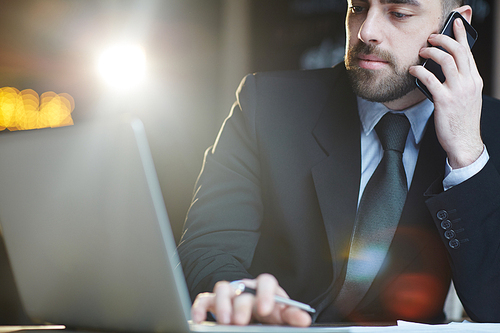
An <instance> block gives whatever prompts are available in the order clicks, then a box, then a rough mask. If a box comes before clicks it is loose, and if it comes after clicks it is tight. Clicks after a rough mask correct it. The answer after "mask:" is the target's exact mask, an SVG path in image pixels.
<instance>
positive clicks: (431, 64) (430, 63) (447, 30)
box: [415, 12, 477, 102]
mask: <svg viewBox="0 0 500 333" xmlns="http://www.w3.org/2000/svg"><path fill="white" fill-rule="evenodd" d="M455 19H461V20H462V22H463V23H464V26H465V30H466V31H467V41H468V42H469V47H470V48H472V45H474V43H475V42H476V39H477V31H476V29H474V28H473V27H472V26H471V25H470V24H469V22H467V20H466V19H465V18H464V17H463V16H462V15H460V13H459V12H451V14H450V16H449V17H448V19H447V20H446V23H445V25H444V28H443V30H442V31H441V34H443V35H447V36H450V37H451V38H453V39H455V34H454V33H453V22H455ZM438 48H439V49H441V50H443V51H445V52H447V51H446V50H445V49H443V48H442V47H440V46H438ZM423 66H424V67H425V68H427V69H428V70H429V71H430V72H431V73H433V74H434V75H435V76H436V77H437V78H438V80H439V81H441V83H443V82H444V81H445V80H446V78H445V77H444V74H443V71H442V70H441V66H440V65H438V64H437V63H436V62H435V61H434V60H432V59H427V60H425V62H424V63H423ZM415 83H416V84H417V87H418V88H419V89H420V90H421V91H422V92H423V93H424V94H425V96H427V98H428V99H430V100H431V101H432V102H434V100H433V99H432V94H431V93H430V92H429V90H428V89H427V87H426V86H425V85H424V84H423V83H422V81H420V80H419V79H416V81H415Z"/></svg>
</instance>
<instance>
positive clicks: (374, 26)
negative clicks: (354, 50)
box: [358, 11, 383, 45]
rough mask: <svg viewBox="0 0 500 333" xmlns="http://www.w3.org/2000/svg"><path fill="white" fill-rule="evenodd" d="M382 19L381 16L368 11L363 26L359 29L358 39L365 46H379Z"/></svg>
mask: <svg viewBox="0 0 500 333" xmlns="http://www.w3.org/2000/svg"><path fill="white" fill-rule="evenodd" d="M382 19H383V18H382V16H381V15H380V14H378V13H377V12H370V11H368V14H367V15H366V18H365V20H364V22H363V24H362V25H361V27H360V28H359V32H358V38H359V39H360V40H361V41H363V42H364V43H365V44H375V45H378V44H380V43H381V42H382V33H383V26H382Z"/></svg>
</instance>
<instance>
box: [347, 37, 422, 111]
mask: <svg viewBox="0 0 500 333" xmlns="http://www.w3.org/2000/svg"><path fill="white" fill-rule="evenodd" d="M360 54H365V55H368V54H372V55H375V56H377V57H380V58H381V59H383V60H384V61H387V62H388V64H389V70H390V73H387V74H384V73H380V72H379V71H377V70H371V69H365V68H361V67H359V66H358V64H357V61H358V55H360ZM417 64H418V60H416V61H415V63H414V65H417ZM345 65H346V69H347V73H348V75H349V79H350V81H351V85H352V88H353V90H354V93H355V94H356V95H358V96H359V97H361V98H363V99H366V100H368V101H371V102H379V103H386V102H390V101H394V100H397V99H399V98H401V97H403V96H405V95H406V94H408V93H409V92H411V91H412V90H414V89H415V88H416V85H415V78H414V77H413V76H412V75H411V74H410V73H409V72H408V69H409V68H410V65H408V66H406V67H404V66H402V65H399V64H397V62H396V59H395V58H394V56H393V55H392V54H391V53H389V52H387V51H385V50H379V49H378V48H377V47H376V46H373V45H368V44H365V43H363V42H359V43H358V44H357V45H355V46H354V47H352V48H350V49H348V50H347V53H346V57H345ZM412 65H413V64H412Z"/></svg>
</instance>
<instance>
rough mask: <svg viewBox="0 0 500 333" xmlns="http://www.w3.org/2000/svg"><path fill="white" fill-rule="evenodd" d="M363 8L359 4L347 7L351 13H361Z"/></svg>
mask: <svg viewBox="0 0 500 333" xmlns="http://www.w3.org/2000/svg"><path fill="white" fill-rule="evenodd" d="M363 9H364V8H363V7H361V6H351V7H349V10H350V11H351V13H353V14H359V13H361V12H362V11H363Z"/></svg>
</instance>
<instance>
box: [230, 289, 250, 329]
mask: <svg viewBox="0 0 500 333" xmlns="http://www.w3.org/2000/svg"><path fill="white" fill-rule="evenodd" d="M254 302H255V296H254V295H252V294H247V293H243V294H241V295H239V296H236V297H235V298H234V299H233V320H232V322H233V323H234V324H236V325H248V324H249V323H250V320H251V319H252V310H253V307H254Z"/></svg>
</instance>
